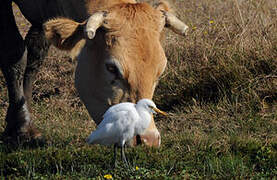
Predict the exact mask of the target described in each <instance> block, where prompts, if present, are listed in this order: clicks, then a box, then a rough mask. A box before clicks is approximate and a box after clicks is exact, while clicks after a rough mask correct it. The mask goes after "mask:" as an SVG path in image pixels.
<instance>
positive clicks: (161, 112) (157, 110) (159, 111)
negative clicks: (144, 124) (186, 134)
mask: <svg viewBox="0 0 277 180" xmlns="http://www.w3.org/2000/svg"><path fill="white" fill-rule="evenodd" d="M152 109H153V110H154V111H155V112H156V113H160V114H162V115H164V116H167V115H168V114H167V113H166V112H163V111H161V110H159V109H158V108H155V107H152Z"/></svg>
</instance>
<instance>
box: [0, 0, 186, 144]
mask: <svg viewBox="0 0 277 180" xmlns="http://www.w3.org/2000/svg"><path fill="white" fill-rule="evenodd" d="M14 2H15V3H16V4H17V5H18V7H19V8H20V10H21V12H22V14H23V15H24V16H25V17H26V18H27V20H29V22H30V23H31V24H32V26H31V28H30V30H29V32H28V33H27V35H26V38H25V41H24V40H23V39H22V37H21V36H20V34H19V32H18V29H17V28H16V24H15V20H14V17H13V14H12V7H11V1H9V0H3V2H1V5H2V6H1V7H0V12H1V14H0V18H1V19H0V24H1V28H0V32H1V34H0V38H1V39H0V40H1V45H0V48H1V49H0V67H1V70H2V72H3V75H4V77H5V79H6V82H7V86H8V93H9V107H8V112H7V115H6V119H5V120H6V123H7V125H6V128H5V131H4V135H5V137H8V138H7V139H11V140H12V141H14V140H18V139H20V140H26V139H29V140H30V139H31V140H37V139H40V138H41V137H42V135H41V134H40V132H39V131H38V130H37V129H36V128H35V127H34V125H33V123H32V119H31V115H30V103H31V100H32V82H33V81H34V79H35V76H36V73H37V72H38V70H39V68H40V66H41V64H42V62H43V59H44V57H45V56H46V54H47V51H48V48H49V45H50V43H51V44H53V45H54V46H56V47H57V48H59V49H61V50H67V51H71V52H72V53H71V54H72V56H73V58H76V60H77V67H76V71H75V87H76V89H77V91H78V93H79V96H80V99H81V100H82V101H83V103H84V104H85V106H86V108H87V110H88V112H89V114H90V116H91V117H92V119H93V120H94V121H95V123H96V124H99V123H100V122H101V120H102V115H103V114H104V112H105V111H106V110H107V109H108V108H109V107H110V106H112V105H114V104H117V103H120V102H126V101H129V102H137V101H138V100H139V99H141V98H149V99H152V97H153V93H154V89H155V87H156V85H157V82H158V79H159V77H160V76H161V74H162V73H163V71H164V70H165V67H166V63H167V59H166V56H165V53H164V50H163V48H162V46H161V42H160V39H161V34H162V32H163V28H164V27H169V28H170V29H172V30H173V31H174V32H176V33H178V34H181V35H185V34H186V33H187V28H188V27H187V26H186V25H185V24H184V23H182V22H181V21H180V20H179V19H177V18H176V17H175V16H174V15H173V14H171V13H170V12H169V7H168V5H167V3H165V2H163V1H161V2H159V3H158V4H156V5H155V6H154V7H152V6H150V5H149V4H147V3H137V2H136V1H134V0H83V1H82V0H40V1H36V0H25V1H21V0H15V1H14ZM43 24H44V25H43ZM49 42H50V43H49ZM25 46H26V47H27V50H25ZM141 141H142V142H144V143H145V144H147V145H149V146H159V145H160V133H159V131H158V130H157V128H156V126H155V122H154V119H152V122H151V124H150V126H149V128H148V129H147V130H146V131H145V132H144V133H143V134H142V135H141ZM134 143H135V141H134Z"/></svg>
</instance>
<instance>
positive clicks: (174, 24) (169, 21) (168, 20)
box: [162, 11, 188, 36]
mask: <svg viewBox="0 0 277 180" xmlns="http://www.w3.org/2000/svg"><path fill="white" fill-rule="evenodd" d="M162 12H163V14H164V16H165V26H166V27H168V28H170V29H171V30H172V31H174V32H175V33H177V34H180V35H182V36H185V35H187V33H188V26H187V25H185V23H183V22H182V21H180V20H179V19H178V18H177V17H176V16H174V15H173V14H172V13H170V12H165V11H162Z"/></svg>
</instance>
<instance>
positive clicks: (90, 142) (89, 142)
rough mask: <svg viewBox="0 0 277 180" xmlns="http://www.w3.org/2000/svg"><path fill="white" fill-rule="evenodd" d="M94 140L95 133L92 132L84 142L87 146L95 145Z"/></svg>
mask: <svg viewBox="0 0 277 180" xmlns="http://www.w3.org/2000/svg"><path fill="white" fill-rule="evenodd" d="M95 140H96V137H95V133H93V132H92V133H91V134H90V135H89V137H88V138H87V140H86V141H87V143H88V144H95Z"/></svg>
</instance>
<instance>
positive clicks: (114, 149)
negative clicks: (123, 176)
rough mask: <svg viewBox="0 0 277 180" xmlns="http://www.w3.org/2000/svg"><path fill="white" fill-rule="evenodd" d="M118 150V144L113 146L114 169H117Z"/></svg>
mask: <svg viewBox="0 0 277 180" xmlns="http://www.w3.org/2000/svg"><path fill="white" fill-rule="evenodd" d="M116 148H117V146H116V144H115V145H114V146H113V160H114V162H113V163H114V164H113V165H114V168H115V167H116Z"/></svg>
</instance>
